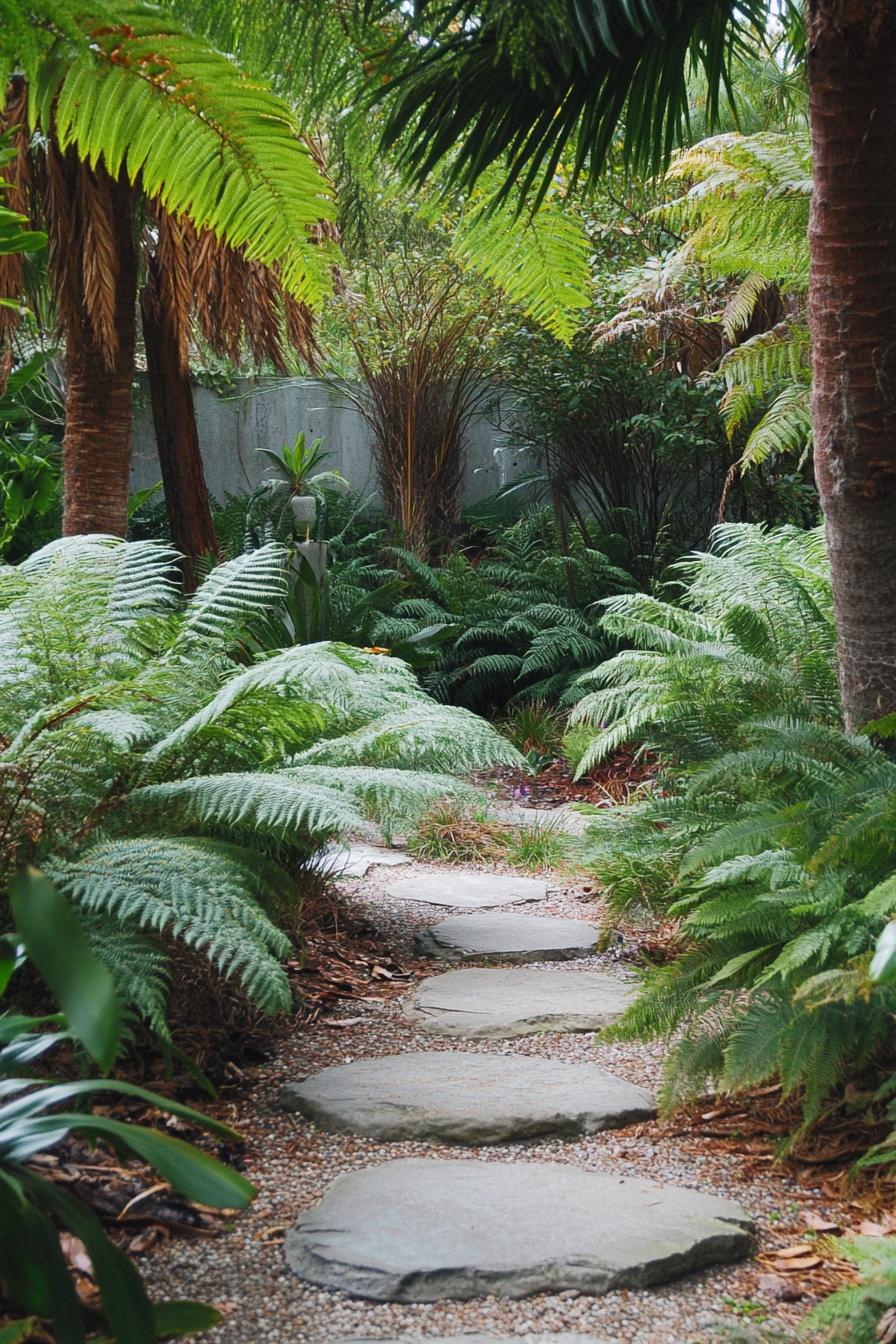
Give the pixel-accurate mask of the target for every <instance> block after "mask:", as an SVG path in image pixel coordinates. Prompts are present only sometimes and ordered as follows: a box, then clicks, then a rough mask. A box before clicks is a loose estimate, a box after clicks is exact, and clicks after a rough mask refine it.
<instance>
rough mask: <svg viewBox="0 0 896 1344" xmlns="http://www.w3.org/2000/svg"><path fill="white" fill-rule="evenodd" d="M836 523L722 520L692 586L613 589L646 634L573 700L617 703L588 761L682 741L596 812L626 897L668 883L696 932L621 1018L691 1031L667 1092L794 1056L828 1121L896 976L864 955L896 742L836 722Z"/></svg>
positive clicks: (809, 1103)
mask: <svg viewBox="0 0 896 1344" xmlns="http://www.w3.org/2000/svg"><path fill="white" fill-rule="evenodd" d="M821 545H822V543H821V538H820V536H819V534H818V533H805V534H800V533H797V532H795V531H793V530H792V529H782V530H781V531H779V532H775V533H770V534H769V533H765V532H763V531H762V530H761V529H760V528H756V527H747V526H745V525H740V526H737V527H727V528H723V529H720V530H719V531H718V533H717V534H716V537H715V544H714V547H713V550H712V551H711V552H710V553H709V554H707V555H703V556H697V557H694V558H692V559H690V560H689V561H687V562H685V563H684V564H683V565H682V566H679V567H678V569H679V573H680V574H681V575H682V577H683V579H684V591H683V597H682V606H681V608H677V607H673V606H671V605H670V604H666V603H658V602H657V601H655V600H654V599H652V598H646V597H639V598H632V599H623V600H619V601H616V600H611V601H610V602H609V603H605V604H604V609H605V611H606V612H607V619H608V621H609V623H610V627H611V629H612V631H613V633H615V634H616V635H618V636H619V637H621V638H627V639H629V640H630V641H631V642H632V643H633V644H635V645H636V646H637V647H636V648H634V649H632V650H629V651H626V652H624V653H622V654H620V655H619V656H618V657H617V658H616V659H614V660H613V662H612V663H611V664H608V665H605V666H604V667H603V668H600V669H598V670H597V672H596V673H592V674H589V676H588V677H587V678H586V679H587V680H588V681H589V682H590V683H591V684H594V683H595V682H597V683H599V685H600V689H598V690H597V691H594V692H593V693H592V694H590V695H589V696H587V697H586V698H585V699H583V700H582V701H581V702H580V703H579V705H578V706H577V708H576V710H575V711H574V717H575V718H578V719H579V721H580V722H587V723H595V722H596V721H601V722H603V725H604V726H603V727H596V728H595V731H594V738H593V741H592V743H591V745H590V747H589V748H588V749H587V750H586V752H585V755H584V758H583V760H582V762H581V764H580V766H579V769H580V770H584V769H585V768H587V765H588V763H589V762H593V761H594V760H596V759H599V758H600V757H602V756H603V755H605V754H606V753H607V752H608V751H611V750H613V749H614V748H615V746H617V745H618V744H619V743H621V742H623V741H625V740H631V739H633V740H636V741H639V740H640V741H646V742H647V743H649V744H650V745H651V746H652V747H654V748H656V749H658V750H659V751H661V752H663V753H664V754H665V770H664V772H663V774H662V776H661V779H660V786H659V787H658V788H657V789H655V790H654V791H653V792H652V793H650V794H648V795H647V796H646V798H645V799H643V800H642V801H641V802H639V803H638V804H637V805H636V806H635V807H634V808H632V809H619V810H618V811H616V812H615V813H613V814H611V815H608V816H604V817H602V818H601V820H600V822H599V824H598V825H597V826H596V827H593V828H591V829H590V831H589V836H588V838H587V841H586V861H587V862H588V864H589V866H590V867H591V869H592V871H593V872H594V874H595V876H596V877H597V879H598V881H600V882H602V883H605V884H606V885H607V887H608V894H609V909H610V916H611V918H618V916H619V914H620V913H621V912H622V911H623V910H624V909H625V908H627V907H629V906H630V905H641V904H648V905H649V904H651V903H654V904H659V905H661V906H663V905H664V906H665V909H666V911H667V912H668V914H669V915H670V916H671V917H672V918H675V919H678V920H679V921H680V922H681V934H682V937H683V939H684V940H685V943H686V947H685V951H684V953H683V954H682V955H681V956H679V957H677V958H676V959H675V960H674V961H673V962H671V963H670V964H669V965H667V966H664V967H663V968H661V969H660V970H658V971H655V972H652V973H650V974H649V975H648V977H647V982H646V985H645V988H644V990H643V992H642V994H641V996H640V998H639V1000H638V1001H637V1003H636V1004H635V1005H634V1006H633V1007H632V1008H631V1009H630V1010H629V1011H628V1013H627V1014H626V1015H625V1017H624V1018H623V1020H622V1022H621V1024H620V1026H619V1028H618V1030H619V1032H620V1033H621V1034H624V1035H638V1036H654V1035H663V1036H667V1037H669V1038H675V1041H674V1044H673V1045H672V1046H671V1048H670V1050H669V1053H668V1055H667V1059H666V1065H665V1081H664V1089H663V1095H664V1099H665V1101H666V1103H667V1104H668V1103H673V1102H676V1101H678V1100H681V1099H682V1098H684V1097H685V1096H688V1095H691V1094H693V1093H695V1092H699V1091H700V1090H701V1089H702V1088H704V1087H705V1086H706V1084H707V1083H708V1082H709V1081H713V1082H715V1083H717V1084H718V1085H720V1086H721V1087H722V1088H723V1089H727V1090H737V1089H741V1088H745V1087H751V1086H754V1085H759V1084H761V1083H764V1082H766V1081H767V1080H769V1079H770V1078H775V1077H776V1078H779V1079H780V1082H781V1084H782V1087H783V1090H784V1093H785V1094H789V1093H792V1092H794V1091H796V1090H799V1091H800V1092H801V1093H802V1097H803V1104H804V1111H805V1116H806V1120H807V1122H811V1121H813V1120H814V1119H816V1118H817V1117H818V1115H819V1114H820V1112H821V1109H822V1107H823V1105H824V1103H825V1101H826V1099H827V1098H828V1096H829V1095H830V1094H831V1093H832V1092H833V1091H834V1090H835V1089H836V1088H837V1087H838V1085H840V1084H841V1083H842V1082H843V1081H845V1080H847V1079H849V1078H851V1077H856V1076H858V1075H860V1074H861V1072H862V1071H863V1070H864V1069H866V1068H868V1067H869V1066H871V1065H873V1064H875V1063H879V1062H880V1061H882V1060H883V1059H884V1058H885V1056H886V1054H887V1052H888V1050H889V1048H890V1040H891V1035H892V1030H891V1015H892V1012H893V1010H894V1008H896V989H894V987H893V986H892V985H891V984H890V983H883V982H881V983H877V984H874V983H871V982H869V980H868V977H867V974H866V970H867V964H868V961H869V957H870V953H871V950H872V948H873V946H874V943H875V939H876V938H877V936H878V934H879V933H880V931H881V928H882V926H883V923H884V921H885V920H886V918H887V917H888V916H889V915H890V914H891V913H892V912H893V911H894V910H896V876H894V874H896V839H894V836H896V827H894V824H893V823H894V821H896V763H894V762H893V761H891V760H890V759H889V758H888V757H887V756H886V755H885V754H884V752H883V751H882V750H880V749H879V748H878V747H877V746H875V745H874V744H873V743H872V742H871V741H870V740H869V739H868V738H867V737H863V736H856V735H847V734H845V733H844V732H843V731H842V729H841V728H840V726H839V701H838V697H837V689H836V677H835V671H834V659H833V622H832V618H831V597H830V588H829V584H828V580H827V577H826V573H825V570H824V566H823V561H822V553H821Z"/></svg>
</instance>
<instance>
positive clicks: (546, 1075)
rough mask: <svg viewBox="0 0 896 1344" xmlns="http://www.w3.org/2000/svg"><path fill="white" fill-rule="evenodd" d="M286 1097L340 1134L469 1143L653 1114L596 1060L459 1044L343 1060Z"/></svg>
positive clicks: (603, 1125)
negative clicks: (481, 1050) (486, 1051)
mask: <svg viewBox="0 0 896 1344" xmlns="http://www.w3.org/2000/svg"><path fill="white" fill-rule="evenodd" d="M280 1099H281V1103H282V1104H283V1105H284V1106H285V1107H286V1109H287V1110H290V1111H299V1112H301V1114H302V1115H305V1116H307V1117H308V1119H309V1120H314V1121H316V1122H317V1123H318V1124H319V1125H322V1126H323V1128H324V1129H330V1130H335V1131H336V1132H337V1133H341V1134H365V1135H367V1136H368V1137H369V1138H374V1139H437V1140H443V1141H445V1142H448V1143H469V1144H480V1143H506V1142H508V1141H512V1140H515V1139H529V1138H534V1137H536V1136H538V1135H543V1134H597V1133H599V1132H600V1131H601V1130H604V1129H615V1128H618V1127H619V1126H621V1125H630V1124H635V1123H636V1122H637V1121H638V1120H648V1119H650V1117H651V1116H653V1115H654V1114H655V1106H654V1102H653V1098H652V1097H651V1096H650V1094H649V1093H647V1092H644V1091H643V1090H642V1089H641V1088H640V1087H635V1086H633V1084H631V1083H627V1082H625V1081H624V1079H622V1078H615V1077H614V1076H613V1075H612V1074H611V1073H605V1072H604V1070H603V1069H599V1068H597V1067H596V1065H594V1064H565V1063H562V1062H561V1061H559V1060H552V1059H542V1058H538V1057H536V1058H529V1057H527V1056H525V1055H477V1054H470V1053H467V1054H465V1053H463V1052H462V1051H454V1050H442V1051H425V1052H421V1053H419V1054H408V1055H387V1056H386V1057H385V1058H382V1059H360V1060H356V1061H354V1062H353V1063H351V1064H338V1065H335V1066H334V1067H333V1068H329V1069H324V1070H323V1071H322V1072H321V1073H316V1074H313V1075H312V1077H310V1078H306V1079H304V1080H303V1081H302V1082H300V1083H289V1084H287V1086H286V1087H284V1088H283V1090H282V1092H281V1094H280Z"/></svg>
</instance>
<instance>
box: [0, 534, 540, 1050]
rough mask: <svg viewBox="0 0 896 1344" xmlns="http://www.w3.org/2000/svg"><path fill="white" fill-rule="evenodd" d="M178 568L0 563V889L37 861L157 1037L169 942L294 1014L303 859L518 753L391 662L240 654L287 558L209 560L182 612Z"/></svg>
mask: <svg viewBox="0 0 896 1344" xmlns="http://www.w3.org/2000/svg"><path fill="white" fill-rule="evenodd" d="M176 560H177V557H176V555H175V553H174V552H172V551H171V550H170V549H169V548H168V547H166V546H163V545H161V544H160V543H157V542H133V543H124V542H120V541H118V540H116V539H112V538H102V537H82V538H68V539H65V540H63V541H61V542H57V543H53V544H51V545H50V546H48V547H45V548H44V550H42V551H39V552H37V553H36V554H35V555H33V556H32V557H31V558H30V559H29V560H28V561H26V562H24V563H23V564H22V565H20V566H18V567H15V568H13V567H7V568H5V569H0V595H2V596H0V649H2V653H0V734H2V736H3V739H4V749H3V752H2V755H0V834H2V854H3V863H4V865H5V870H6V871H5V873H0V889H2V887H3V886H5V883H6V881H7V880H8V879H9V877H10V875H11V873H12V872H14V871H15V870H16V869H17V868H18V866H19V865H20V864H21V863H22V862H27V861H35V862H39V863H40V865H41V866H42V867H43V868H44V870H45V871H46V872H47V874H48V876H50V877H51V878H52V879H53V881H55V882H56V883H57V885H58V886H59V888H60V890H61V891H62V892H63V893H64V894H65V895H66V896H67V897H68V898H69V899H70V900H72V901H73V902H74V904H75V905H76V906H77V907H78V909H79V912H80V913H81V915H82V917H83V919H84V922H85V927H86V928H87V931H88V935H89V936H90V938H91V940H92V942H93V944H94V946H95V948H96V950H97V952H98V954H99V955H100V956H101V958H102V959H103V960H104V961H105V962H106V964H107V965H108V966H109V968H110V970H111V971H112V973H113V976H114V977H115V980H116V984H117V986H118V987H119V990H120V992H121V994H122V996H123V997H124V999H125V1000H126V1002H127V1003H128V1004H129V1005H131V1006H133V1007H134V1008H136V1009H137V1010H138V1011H139V1012H140V1013H141V1015H142V1016H143V1017H144V1018H145V1019H146V1020H147V1021H148V1022H149V1023H150V1024H151V1026H152V1027H153V1028H154V1029H155V1030H156V1032H158V1033H159V1034H160V1035H162V1036H163V1037H164V1036H165V1034H166V1031H167V1028H166V1024H165V1002H166V989H167V979H166V977H167V966H168V962H167V957H166V944H167V943H169V942H170V941H171V940H175V941H177V942H180V943H183V944H185V945H187V946H188V947H192V948H195V949H196V950H197V951H199V952H201V953H204V955H205V956H206V957H207V958H208V960H209V962H210V963H211V965H212V966H213V968H214V969H215V971H216V972H217V973H219V974H221V975H224V976H227V977H231V978H233V979H234V980H235V981H236V982H237V983H238V984H239V985H240V986H241V988H242V989H243V991H244V992H245V993H246V994H247V995H248V996H249V997H250V998H251V999H252V1000H253V1001H254V1002H255V1003H256V1004H257V1005H258V1006H259V1007H260V1008H261V1009H263V1010H265V1011H269V1012H274V1011H278V1010H282V1009H286V1008H287V1007H288V1006H289V1003H290V993H289V988H288V984H287V981H286V977H285V974H284V971H283V969H282V966H281V964H280V963H281V960H282V959H283V957H284V956H285V955H286V954H287V952H288V950H289V944H288V942H287V939H286V938H285V937H284V935H283V934H282V933H281V931H280V930H279V928H278V927H277V924H276V918H275V917H276V912H277V910H278V909H282V908H284V907H285V908H286V909H289V908H291V907H294V906H295V904H296V899H297V898H296V895H295V883H294V880H293V877H292V875H291V874H292V872H293V870H294V868H295V866H296V865H297V863H299V862H301V861H303V860H304V859H307V857H308V856H309V855H310V854H311V853H312V852H313V851H314V850H316V849H317V848H318V847H319V846H320V845H321V844H323V843H324V842H325V841H326V840H328V839H329V838H331V837H333V836H335V835H338V834H339V833H341V832H344V831H346V830H348V829H351V828H363V827H364V826H365V824H366V821H367V819H368V818H370V817H373V816H376V817H377V818H378V819H380V820H382V821H383V823H384V824H385V825H386V826H387V827H389V826H393V825H396V824H398V823H399V822H400V823H402V824H405V823H407V822H409V821H412V820H413V819H414V818H415V817H416V815H417V814H418V813H419V811H420V810H421V809H422V808H424V807H426V806H427V805H428V804H429V803H431V802H432V801H434V800H435V799H437V798H440V797H444V796H446V795H449V794H452V793H456V794H460V795H463V794H464V793H465V792H468V788H467V786H466V785H464V784H462V783H461V782H460V781H459V780H457V779H456V778H454V774H455V773H457V774H461V773H466V772H469V771H470V770H472V769H475V768H478V767H480V766H486V765H489V764H491V763H493V762H498V761H506V760H510V759H513V760H517V759H518V758H517V755H516V753H515V752H514V750H513V748H512V747H511V746H510V744H509V743H507V742H506V740H505V739H503V738H502V737H500V736H499V735H498V734H497V733H495V732H494V731H493V730H492V729H491V728H490V727H489V726H488V725H487V724H485V723H484V722H483V721H482V720H480V719H478V718H476V717H475V716H474V715H472V714H469V713H467V712H465V711H463V710H459V709H453V708H448V707H446V706H442V705H438V704H434V703H433V702H432V701H431V700H430V699H429V698H428V697H427V696H426V694H425V693H424V692H423V691H422V690H421V689H420V687H419V685H418V683H417V681H416V679H415V678H414V675H413V673H412V672H411V670H410V669H409V668H408V667H406V666H405V665H404V664H403V663H401V662H399V661H397V660H395V659H390V658H386V657H381V656H378V655H375V654H371V653H367V652H364V651H362V650H359V649H355V648H350V647H348V646H345V645H339V644H312V645H305V646H293V647H289V648H285V649H281V650H279V651H277V652H275V653H273V654H270V655H267V656H260V657H259V658H258V659H257V661H254V662H251V663H249V664H248V665H246V664H245V663H243V664H240V663H239V662H237V661H236V656H237V655H238V656H241V657H245V650H246V649H247V648H248V647H249V646H250V645H251V641H252V633H253V628H254V626H255V624H256V623H258V622H263V621H264V619H265V618H266V616H267V614H268V613H269V611H270V609H271V607H272V606H274V607H275V606H276V605H277V603H278V601H280V600H281V599H282V597H283V594H284V591H285V570H286V564H287V557H286V553H285V552H284V550H283V549H282V548H281V547H279V546H276V545H270V546H266V547H263V548H262V549H260V550H258V551H255V552H253V553H252V554H250V555H245V556H241V557H239V558H238V559H236V560H233V561H230V562H228V563H227V564H225V565H222V566H220V567H219V568H217V569H215V570H213V571H212V572H211V574H210V575H209V576H208V578H207V579H206V581H205V582H204V583H203V584H202V586H201V587H200V588H199V589H198V590H197V592H196V593H195V594H194V595H193V596H192V597H191V598H190V599H189V600H188V601H184V599H183V597H182V595H181V592H180V588H179V586H178V584H177V582H176V581H175V578H174V575H175V573H176V570H175V568H174V566H175V564H176ZM293 923H294V921H293Z"/></svg>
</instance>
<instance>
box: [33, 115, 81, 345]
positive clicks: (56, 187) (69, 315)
mask: <svg viewBox="0 0 896 1344" xmlns="http://www.w3.org/2000/svg"><path fill="white" fill-rule="evenodd" d="M41 167H42V169H43V173H42V177H43V183H42V186H43V195H44V217H45V220H46V228H47V234H48V236H49V242H50V274H51V277H52V281H53V292H54V294H55V296H56V304H57V308H58V311H59V314H60V317H61V320H62V324H63V326H64V328H65V330H66V332H67V333H72V332H74V331H77V329H78V327H79V325H80V320H81V255H80V238H79V235H78V230H77V227H76V224H75V201H74V197H75V177H76V175H77V169H78V160H77V158H76V156H75V153H74V151H73V150H71V149H69V150H67V151H66V153H65V154H61V153H60V151H59V150H58V148H57V147H56V145H55V144H54V143H53V142H52V141H50V143H49V144H48V145H47V147H46V150H45V152H44V154H43V155H42V156H41Z"/></svg>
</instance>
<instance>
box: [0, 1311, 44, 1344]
mask: <svg viewBox="0 0 896 1344" xmlns="http://www.w3.org/2000/svg"><path fill="white" fill-rule="evenodd" d="M37 1328H38V1321H37V1317H36V1316H29V1317H28V1319H27V1320H25V1321H13V1322H12V1324H11V1325H4V1326H3V1327H2V1328H0V1344H27V1341H28V1340H29V1339H30V1338H31V1335H32V1333H33V1332H35V1331H36V1330H37Z"/></svg>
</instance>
